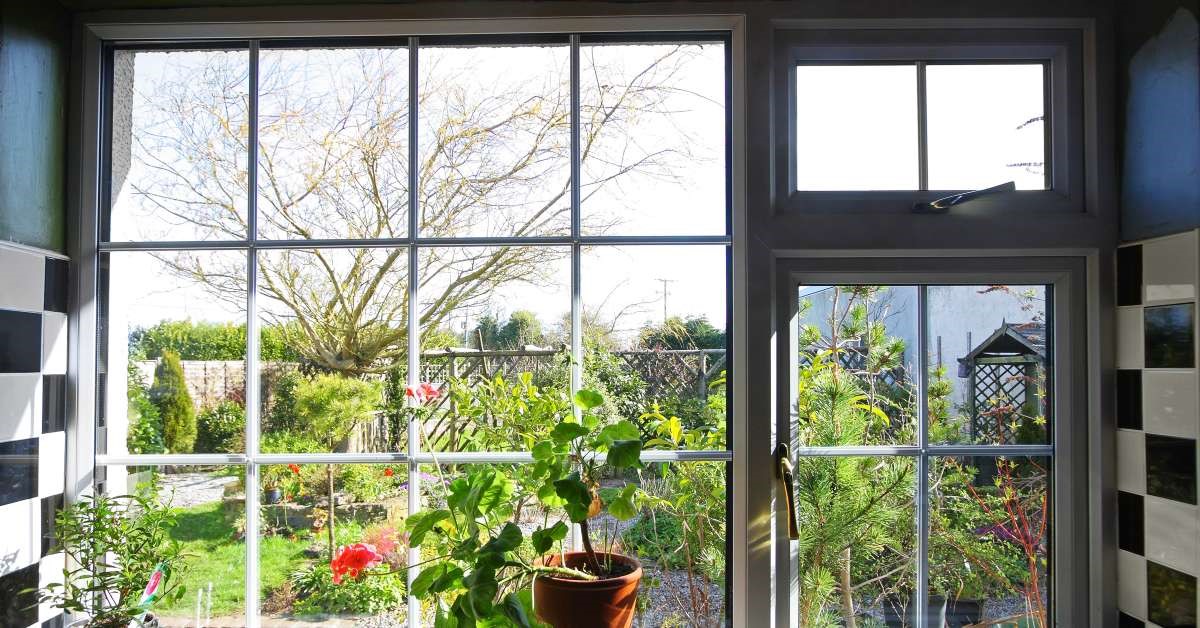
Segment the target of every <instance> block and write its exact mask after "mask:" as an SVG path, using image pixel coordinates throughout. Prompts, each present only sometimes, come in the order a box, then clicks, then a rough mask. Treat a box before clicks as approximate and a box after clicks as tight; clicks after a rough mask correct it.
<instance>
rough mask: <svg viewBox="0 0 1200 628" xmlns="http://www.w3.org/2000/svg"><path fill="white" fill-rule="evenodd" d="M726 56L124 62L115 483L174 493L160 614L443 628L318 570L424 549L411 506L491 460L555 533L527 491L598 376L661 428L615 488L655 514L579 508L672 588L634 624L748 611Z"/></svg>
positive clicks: (470, 47) (102, 345) (511, 43)
mask: <svg viewBox="0 0 1200 628" xmlns="http://www.w3.org/2000/svg"><path fill="white" fill-rule="evenodd" d="M727 40H728V37H727V35H725V34H722V33H706V32H705V33H695V34H685V35H662V36H659V35H650V34H637V35H618V34H604V35H595V34H588V35H571V34H562V35H557V34H551V35H529V36H509V35H505V36H487V37H483V36H453V37H449V36H430V37H424V36H423V37H420V38H416V37H413V38H407V37H398V38H371V39H349V38H348V39H321V40H303V39H299V40H297V39H287V40H284V39H261V40H259V39H255V40H246V41H222V42H220V43H210V42H195V43H191V42H178V43H169V44H168V43H164V44H158V43H156V44H146V45H142V44H124V43H114V44H111V45H107V46H106V48H105V54H106V61H105V76H106V79H105V92H104V99H103V102H104V103H105V105H104V109H105V114H106V115H105V125H106V126H105V137H106V138H108V139H107V144H106V146H105V158H104V160H103V164H102V170H103V172H104V175H105V176H104V183H105V186H106V194H105V196H104V198H103V205H104V207H103V209H102V211H101V215H100V229H99V232H100V237H99V241H98V243H97V250H98V253H97V258H96V263H97V267H98V287H99V295H100V301H99V303H100V307H99V316H98V320H97V329H98V335H97V348H98V356H97V364H96V367H97V373H98V380H99V385H98V386H97V391H96V392H97V407H98V408H99V409H100V412H98V417H97V425H96V427H97V438H96V446H97V474H96V477H97V483H98V485H99V486H101V487H102V488H103V489H104V490H107V491H109V492H112V493H120V492H123V491H125V490H134V489H136V488H139V487H154V488H156V489H157V490H158V491H159V494H160V496H161V498H162V499H164V500H167V499H170V500H173V501H172V502H171V503H172V505H173V507H174V508H175V510H176V513H177V515H178V517H179V518H180V525H179V526H178V528H177V538H178V540H180V541H181V542H182V543H184V545H185V546H186V547H187V548H188V549H189V550H190V551H192V553H193V554H194V555H195V559H194V562H193V563H192V564H191V565H190V566H189V568H188V569H187V570H186V572H181V577H183V578H184V580H185V582H186V584H187V587H188V594H187V595H186V596H184V598H182V599H180V600H177V601H173V602H171V603H170V604H168V605H166V606H164V607H162V609H161V611H162V614H165V615H166V616H167V617H168V618H180V619H186V618H194V617H197V616H198V615H197V614H199V616H201V617H203V616H208V617H210V618H216V619H213V620H212V621H214V622H216V623H232V624H241V623H245V624H249V625H255V624H257V623H258V622H260V621H266V620H269V619H272V618H281V617H284V618H302V619H316V620H333V619H337V618H345V617H348V616H353V615H355V614H358V613H364V612H370V613H382V614H389V615H391V616H393V617H394V618H396V619H397V620H402V621H407V622H408V624H409V625H412V626H417V625H425V622H426V621H427V620H428V617H429V616H428V613H430V612H432V611H431V607H430V605H429V604H428V603H424V606H423V605H422V604H423V603H422V602H421V601H419V600H417V599H416V598H407V599H406V598H405V597H404V595H405V588H404V586H405V577H404V576H403V575H395V576H389V577H386V578H381V579H379V580H373V581H372V582H371V583H370V584H369V585H365V584H363V585H354V586H352V587H349V588H343V589H338V588H337V587H335V586H334V585H333V584H332V582H331V580H330V577H331V574H330V573H329V569H328V552H329V551H330V550H331V548H332V547H336V546H340V545H344V544H348V543H353V542H357V541H366V542H371V543H373V544H375V545H376V546H377V547H380V548H384V547H386V548H388V550H387V551H386V552H385V553H387V554H388V562H389V563H391V564H393V566H400V567H403V566H404V565H408V564H417V563H419V562H421V561H422V560H425V559H428V558H429V556H423V555H422V554H421V551H420V550H419V549H409V548H407V546H406V545H405V542H404V536H403V535H404V533H405V530H404V526H403V521H404V520H405V518H406V517H408V516H409V515H413V514H416V513H417V512H418V511H420V510H422V509H426V508H430V507H437V506H438V505H439V504H444V503H445V500H446V499H447V490H448V489H447V486H448V483H450V482H452V481H453V480H454V479H456V478H458V477H461V476H463V475H464V474H465V473H467V472H468V470H470V469H475V468H480V467H484V466H487V467H491V468H494V469H497V470H499V471H501V472H502V473H503V474H504V475H505V476H506V477H509V478H511V479H512V480H513V481H514V483H515V484H516V486H517V492H516V493H515V497H514V502H515V503H514V504H513V506H512V508H513V510H514V517H516V518H517V519H518V520H519V521H520V522H521V523H522V525H525V526H526V527H528V528H530V530H532V529H536V527H538V526H537V525H536V524H537V523H539V522H542V521H544V520H545V518H547V517H550V518H553V517H556V516H559V514H560V513H558V512H557V511H555V510H553V509H549V510H548V509H545V508H543V507H542V506H540V505H539V502H538V499H537V495H536V491H532V492H531V491H529V490H525V489H527V488H528V487H526V486H524V485H522V484H521V478H523V477H524V475H523V474H525V473H527V472H528V470H529V469H531V468H532V464H531V463H532V462H533V458H532V454H531V450H532V449H533V447H534V445H536V444H537V443H538V442H540V441H542V440H545V438H546V434H547V432H548V431H549V429H551V428H552V427H553V426H554V425H555V424H556V423H557V422H560V421H562V420H563V418H564V417H569V416H570V414H571V405H570V399H571V396H572V394H573V393H574V392H576V391H578V390H580V389H583V388H587V389H591V390H596V391H598V392H600V393H601V394H603V395H604V397H605V399H606V403H605V405H604V406H603V407H602V414H603V418H604V420H607V421H613V422H615V421H618V420H622V419H626V420H632V421H634V422H636V424H637V427H638V428H639V429H640V430H641V431H642V434H643V436H644V437H645V439H646V440H650V439H651V438H653V437H656V436H658V437H662V438H659V441H658V443H659V444H657V445H655V446H654V448H653V449H648V450H647V451H645V452H644V453H643V460H645V461H647V462H648V463H650V464H649V465H648V466H647V468H646V469H645V470H644V472H643V473H642V475H641V476H640V478H638V477H634V476H630V477H618V478H614V479H613V481H614V485H613V486H607V485H606V486H605V490H607V489H610V488H619V487H620V485H621V484H629V483H638V484H639V485H640V486H642V488H643V489H644V490H646V491H647V492H648V493H652V494H654V495H655V496H657V497H661V498H663V499H661V500H659V501H658V503H660V504H662V506H660V507H656V508H660V510H658V511H655V516H654V517H642V518H635V519H633V520H630V521H627V522H617V521H615V520H611V519H605V520H603V521H599V520H598V521H596V522H595V523H594V524H593V525H594V526H596V527H598V528H600V529H601V530H602V531H601V534H602V535H604V536H607V537H608V538H609V539H610V541H613V542H615V543H618V544H620V546H622V547H625V548H627V549H628V550H629V551H632V552H636V553H638V554H639V555H640V556H641V557H642V560H643V562H645V563H646V564H647V566H648V567H650V568H651V569H652V570H653V571H654V573H656V574H659V575H660V576H661V577H660V578H658V579H656V581H655V583H654V584H653V585H649V584H648V585H647V586H646V587H644V590H645V594H646V595H647V596H649V597H648V599H649V600H650V601H651V604H649V605H648V608H652V609H653V610H650V611H647V612H648V613H650V615H648V617H647V619H648V621H649V622H650V623H651V624H653V625H658V624H660V623H666V624H670V623H671V622H680V621H682V622H701V621H713V620H719V619H720V618H722V617H725V616H727V615H728V613H729V602H728V600H727V598H726V591H727V590H728V588H727V586H726V582H727V579H728V578H729V573H728V571H729V570H728V569H727V568H726V556H727V543H728V541H727V534H726V518H727V504H726V485H727V482H728V480H729V468H730V466H729V463H730V461H731V460H732V451H731V450H730V448H729V446H728V441H727V439H726V436H725V434H726V427H727V423H728V410H727V408H728V407H729V406H728V400H729V397H728V393H727V386H726V381H727V373H728V370H729V365H731V364H732V360H731V359H730V358H731V354H730V352H731V350H732V347H731V346H730V339H731V336H730V335H729V332H730V330H731V320H730V318H731V316H730V311H731V309H730V288H731V285H730V284H731V282H730V280H729V274H730V264H731V252H730V247H731V244H732V233H731V229H732V228H731V225H732V220H731V217H730V215H731V198H732V195H731V192H730V186H731V185H732V183H731V181H730V177H729V176H728V174H727V173H728V172H729V164H728V154H729V151H730V148H729V143H730V140H729V137H730V135H729V134H730V123H729V111H728V108H729V107H728V99H729V97H728V93H729V77H728V76H727V68H728V66H729V62H728V55H729V54H730V51H729V46H728V41H727ZM423 383H432V384H434V385H435V386H436V387H437V389H438V391H439V393H438V394H437V395H436V396H435V397H434V398H432V399H430V400H428V403H423V402H420V401H417V400H415V399H414V398H413V396H412V395H409V394H408V392H407V391H408V390H409V389H417V388H419V386H420V385H421V384H423ZM660 413H661V414H660ZM670 417H678V422H677V423H676V425H679V426H680V428H681V429H682V436H681V434H677V433H672V432H671V431H670V430H669V429H668V430H667V431H666V432H662V431H660V430H659V428H660V426H662V425H663V424H665V423H667V422H668V421H669V419H670ZM664 435H665V436H664ZM683 436H686V438H684V437H683ZM680 483H686V484H687V485H688V486H693V487H697V486H698V487H703V490H702V491H698V492H697V493H696V494H697V495H699V496H701V497H702V499H696V500H689V501H688V502H687V503H680V502H678V500H670V499H666V498H668V497H670V496H672V495H674V494H676V493H677V492H678V488H679V486H680ZM522 491H524V492H522ZM659 521H661V522H663V523H662V525H661V527H659V524H658V523H657V522H659ZM683 521H687V522H689V525H683V524H682V522H683ZM530 530H526V532H529V531H530ZM564 542H565V543H568V544H569V543H571V539H570V537H568V539H567V540H566V541H564ZM681 547H682V548H683V550H680V548H681ZM681 552H682V553H681ZM415 573H416V571H415V570H413V571H411V572H410V575H415ZM689 583H690V584H689ZM697 583H700V584H697Z"/></svg>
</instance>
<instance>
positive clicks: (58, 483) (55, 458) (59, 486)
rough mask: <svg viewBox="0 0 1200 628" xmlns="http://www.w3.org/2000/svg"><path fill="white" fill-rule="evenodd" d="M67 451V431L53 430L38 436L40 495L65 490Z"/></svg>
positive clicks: (46, 495)
mask: <svg viewBox="0 0 1200 628" xmlns="http://www.w3.org/2000/svg"><path fill="white" fill-rule="evenodd" d="M66 453H67V433H66V432H51V433H49V434H42V435H41V436H40V437H39V438H38V497H49V496H51V495H58V494H59V493H62V492H63V485H64V484H65V482H66V474H67V471H66Z"/></svg>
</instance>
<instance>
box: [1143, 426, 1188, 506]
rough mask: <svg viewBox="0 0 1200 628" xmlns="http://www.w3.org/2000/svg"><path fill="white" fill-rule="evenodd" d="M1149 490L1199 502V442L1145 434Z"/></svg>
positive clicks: (1147, 488) (1152, 492) (1169, 496)
mask: <svg viewBox="0 0 1200 628" xmlns="http://www.w3.org/2000/svg"><path fill="white" fill-rule="evenodd" d="M1146 493H1147V494H1149V495H1154V496H1155V497H1165V498H1167V499H1173V500H1175V501H1180V502H1187V503H1189V504H1195V503H1196V441H1195V440H1193V439H1191V438H1175V437H1174V436H1161V435H1158V434H1146Z"/></svg>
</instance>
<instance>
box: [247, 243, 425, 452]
mask: <svg viewBox="0 0 1200 628" xmlns="http://www.w3.org/2000/svg"><path fill="white" fill-rule="evenodd" d="M258 256H259V257H258V294H259V299H258V301H257V303H258V307H259V321H260V323H259V324H260V326H261V336H260V337H261V339H262V344H261V347H260V358H261V360H262V366H261V371H260V377H261V378H262V379H261V391H262V395H261V400H262V415H261V416H262V451H264V452H268V453H284V452H305V453H317V452H330V451H334V452H371V451H396V450H398V448H399V447H400V445H401V442H402V440H401V439H402V438H403V433H404V428H403V425H402V424H401V423H402V420H403V417H401V416H400V412H399V410H398V408H399V407H401V406H402V405H403V401H404V399H403V396H404V382H405V381H406V380H405V374H404V373H405V372H406V370H405V369H406V367H407V364H408V358H407V347H408V332H407V323H408V252H407V250H406V249H402V248H377V249H295V250H270V251H262V252H260V253H259V254H258ZM397 403H398V404H399V405H396V404H397Z"/></svg>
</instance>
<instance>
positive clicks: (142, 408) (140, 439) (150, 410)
mask: <svg viewBox="0 0 1200 628" xmlns="http://www.w3.org/2000/svg"><path fill="white" fill-rule="evenodd" d="M128 372H129V375H128V377H129V383H128V384H127V385H126V396H127V397H126V398H127V399H128V402H129V405H128V410H127V411H126V418H128V419H129V434H128V436H126V438H125V445H126V447H127V448H128V449H129V453H131V454H161V453H164V452H165V451H166V450H167V446H166V445H165V444H164V443H163V426H162V417H161V416H159V414H158V407H156V406H155V405H154V404H153V403H152V402H151V401H150V395H149V394H148V393H147V392H146V384H145V383H144V382H143V381H142V376H141V374H140V373H138V370H137V367H136V366H134V364H133V363H132V362H130V363H129V368H128Z"/></svg>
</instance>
